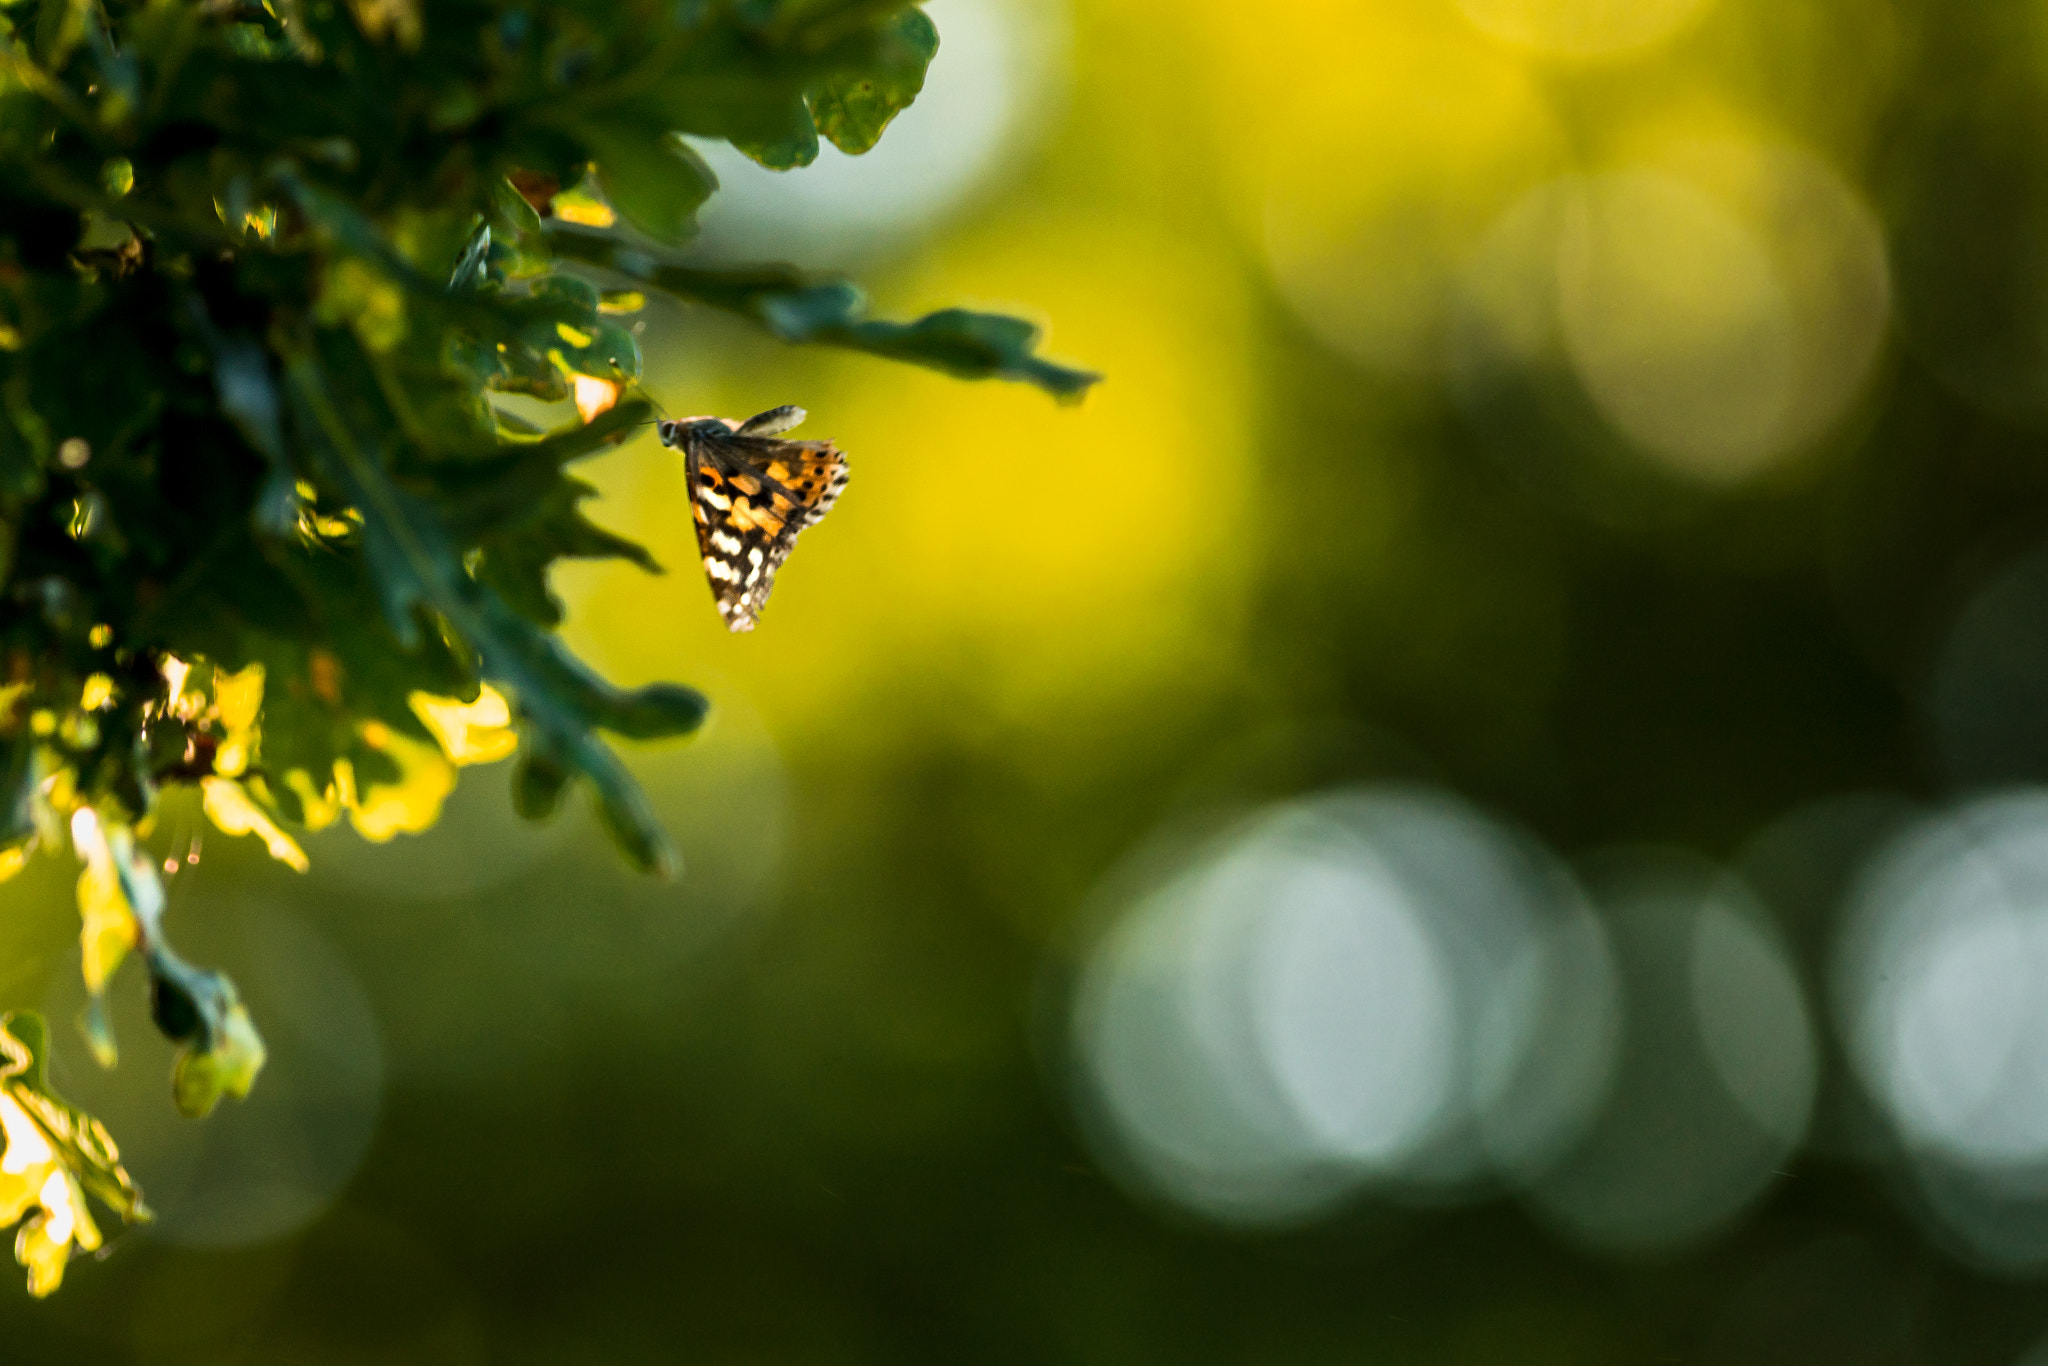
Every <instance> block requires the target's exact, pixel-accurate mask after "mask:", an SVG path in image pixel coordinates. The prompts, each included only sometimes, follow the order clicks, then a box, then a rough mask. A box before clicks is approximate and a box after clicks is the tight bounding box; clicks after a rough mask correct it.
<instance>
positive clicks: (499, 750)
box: [407, 683, 519, 767]
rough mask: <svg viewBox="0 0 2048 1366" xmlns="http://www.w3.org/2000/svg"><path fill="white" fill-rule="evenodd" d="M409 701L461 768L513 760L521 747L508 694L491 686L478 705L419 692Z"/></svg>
mask: <svg viewBox="0 0 2048 1366" xmlns="http://www.w3.org/2000/svg"><path fill="white" fill-rule="evenodd" d="M407 700H408V701H410V702H411V703H412V709H413V711H414V712H415V713H417V714H418V716H419V718H420V720H421V721H423V722H425V723H426V727H427V729H428V730H430V731H432V732H434V738H435V739H436V740H439V741H440V742H441V752H442V753H444V754H446V755H447V756H448V758H449V761H450V762H452V763H454V764H455V765H456V766H457V767H461V766H463V765H467V764H494V763H496V762H497V761H498V760H500V759H507V758H510V757H511V755H512V752H513V751H514V750H516V749H518V748H519V733H518V732H517V731H515V730H513V729H512V728H511V727H512V708H511V707H510V706H509V705H508V704H507V703H506V701H505V698H504V695H503V694H502V693H500V692H498V691H497V690H496V689H495V688H493V687H491V685H490V684H488V683H486V684H485V685H484V687H483V691H482V692H480V693H478V694H477V699H476V701H474V702H457V701H456V700H455V699H454V698H452V697H435V696H434V695H433V694H431V693H424V692H416V693H414V694H413V695H412V696H411V697H410V698H408V699H407Z"/></svg>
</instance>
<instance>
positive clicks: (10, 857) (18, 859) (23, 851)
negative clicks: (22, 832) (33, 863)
mask: <svg viewBox="0 0 2048 1366" xmlns="http://www.w3.org/2000/svg"><path fill="white" fill-rule="evenodd" d="M34 849H35V846H34V845H33V844H32V843H29V842H26V841H25V842H23V843H21V844H17V845H15V846H14V847H13V848H12V849H0V882H5V881H7V879H9V878H11V877H13V876H14V875H15V874H16V873H18V872H20V871H21V870H22V869H24V868H26V867H28V856H29V855H30V854H31V853H32V852H34Z"/></svg>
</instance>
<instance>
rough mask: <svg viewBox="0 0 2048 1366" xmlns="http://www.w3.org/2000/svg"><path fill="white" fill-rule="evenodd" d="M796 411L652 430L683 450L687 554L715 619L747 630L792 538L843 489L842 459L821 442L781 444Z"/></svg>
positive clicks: (692, 420)
mask: <svg viewBox="0 0 2048 1366" xmlns="http://www.w3.org/2000/svg"><path fill="white" fill-rule="evenodd" d="M803 419H804V411H803V409H801V408H795V407H782V408H771V409H769V410H768V411H767V412H765V413H760V414H757V415H756V416H754V417H751V418H749V419H748V420H747V421H745V422H739V423H735V422H731V421H728V420H727V419H725V418H721V417H689V418H682V419H680V420H676V421H666V422H662V423H660V424H659V426H658V427H657V430H658V431H659V432H660V433H661V439H662V442H663V444H665V445H667V446H670V447H673V448H674V449H676V450H679V451H681V452H682V453H683V462H684V470H685V475H686V478H687V481H688V486H689V493H690V511H691V515H692V516H693V517H694V519H695V521H696V524H697V549H698V552H699V553H700V554H701V555H702V556H703V558H704V573H705V576H706V577H707V578H709V579H710V581H711V595H712V597H713V598H714V599H715V600H716V601H717V603H718V613H719V615H720V616H721V617H723V618H724V619H725V624H726V625H727V626H728V627H729V628H731V629H732V630H734V631H751V630H753V629H754V623H755V619H756V618H757V617H758V616H759V615H760V611H761V607H762V605H763V604H764V603H766V602H767V600H768V590H769V589H770V588H771V587H773V586H774V583H775V571H776V570H777V569H780V568H781V567H782V562H783V561H784V560H785V559H787V558H789V552H790V550H791V549H792V548H793V547H794V546H795V545H796V538H797V535H798V533H800V532H801V531H803V530H804V528H806V527H808V526H810V525H812V524H813V523H815V522H817V521H819V520H821V519H822V518H823V517H824V515H825V514H826V513H827V512H828V511H830V510H831V508H832V504H833V502H834V501H836V500H837V499H838V497H839V494H840V491H841V490H842V489H844V488H845V487H846V477H847V472H846V456H845V455H844V454H843V453H842V452H841V451H840V450H839V448H838V447H837V446H834V445H833V444H832V443H831V442H829V441H785V440H783V439H781V435H780V434H781V433H782V432H786V431H788V430H789V429H790V428H792V427H794V426H796V425H797V424H798V423H799V422H801V421H803Z"/></svg>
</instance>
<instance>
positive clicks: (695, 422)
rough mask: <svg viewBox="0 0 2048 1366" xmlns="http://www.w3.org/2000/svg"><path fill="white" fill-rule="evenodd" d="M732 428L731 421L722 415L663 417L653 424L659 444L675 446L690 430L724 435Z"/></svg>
mask: <svg viewBox="0 0 2048 1366" xmlns="http://www.w3.org/2000/svg"><path fill="white" fill-rule="evenodd" d="M732 429H733V428H732V423H730V422H727V421H726V420H725V419H724V418H722V417H678V418H663V419H662V420H661V421H659V422H657V423H655V424H654V430H655V431H656V432H657V433H659V434H660V436H661V444H662V445H664V446H676V447H680V446H681V445H682V444H683V442H684V440H685V439H686V437H687V435H688V433H690V432H691V431H700V432H716V433H718V434H719V435H720V436H724V435H726V434H727V433H729V432H731V431H732Z"/></svg>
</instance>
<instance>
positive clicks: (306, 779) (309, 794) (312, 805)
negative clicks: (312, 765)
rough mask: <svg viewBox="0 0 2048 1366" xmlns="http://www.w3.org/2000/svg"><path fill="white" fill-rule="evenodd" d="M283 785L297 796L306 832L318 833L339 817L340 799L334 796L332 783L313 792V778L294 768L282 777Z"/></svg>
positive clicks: (304, 771) (301, 769)
mask: <svg viewBox="0 0 2048 1366" xmlns="http://www.w3.org/2000/svg"><path fill="white" fill-rule="evenodd" d="M284 785H285V786H286V787H288V788H290V789H291V790H292V791H293V792H295V793H297V794H298V798H299V805H300V806H301V807H303V808H304V810H305V813H306V819H305V824H306V828H307V829H308V830H311V831H313V832H314V833H316V834H317V833H319V832H320V831H322V830H325V829H326V828H327V827H328V826H330V825H332V824H334V822H335V819H336V818H337V817H339V816H340V815H341V807H342V803H341V799H340V797H338V796H337V795H336V794H335V787H334V784H333V783H329V784H328V785H327V786H326V787H325V788H323V789H322V790H320V791H318V792H315V791H314V790H313V777H312V775H311V774H309V773H307V772H306V770H305V769H303V768H295V769H292V770H291V771H290V772H288V773H286V774H285V775H284Z"/></svg>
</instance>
